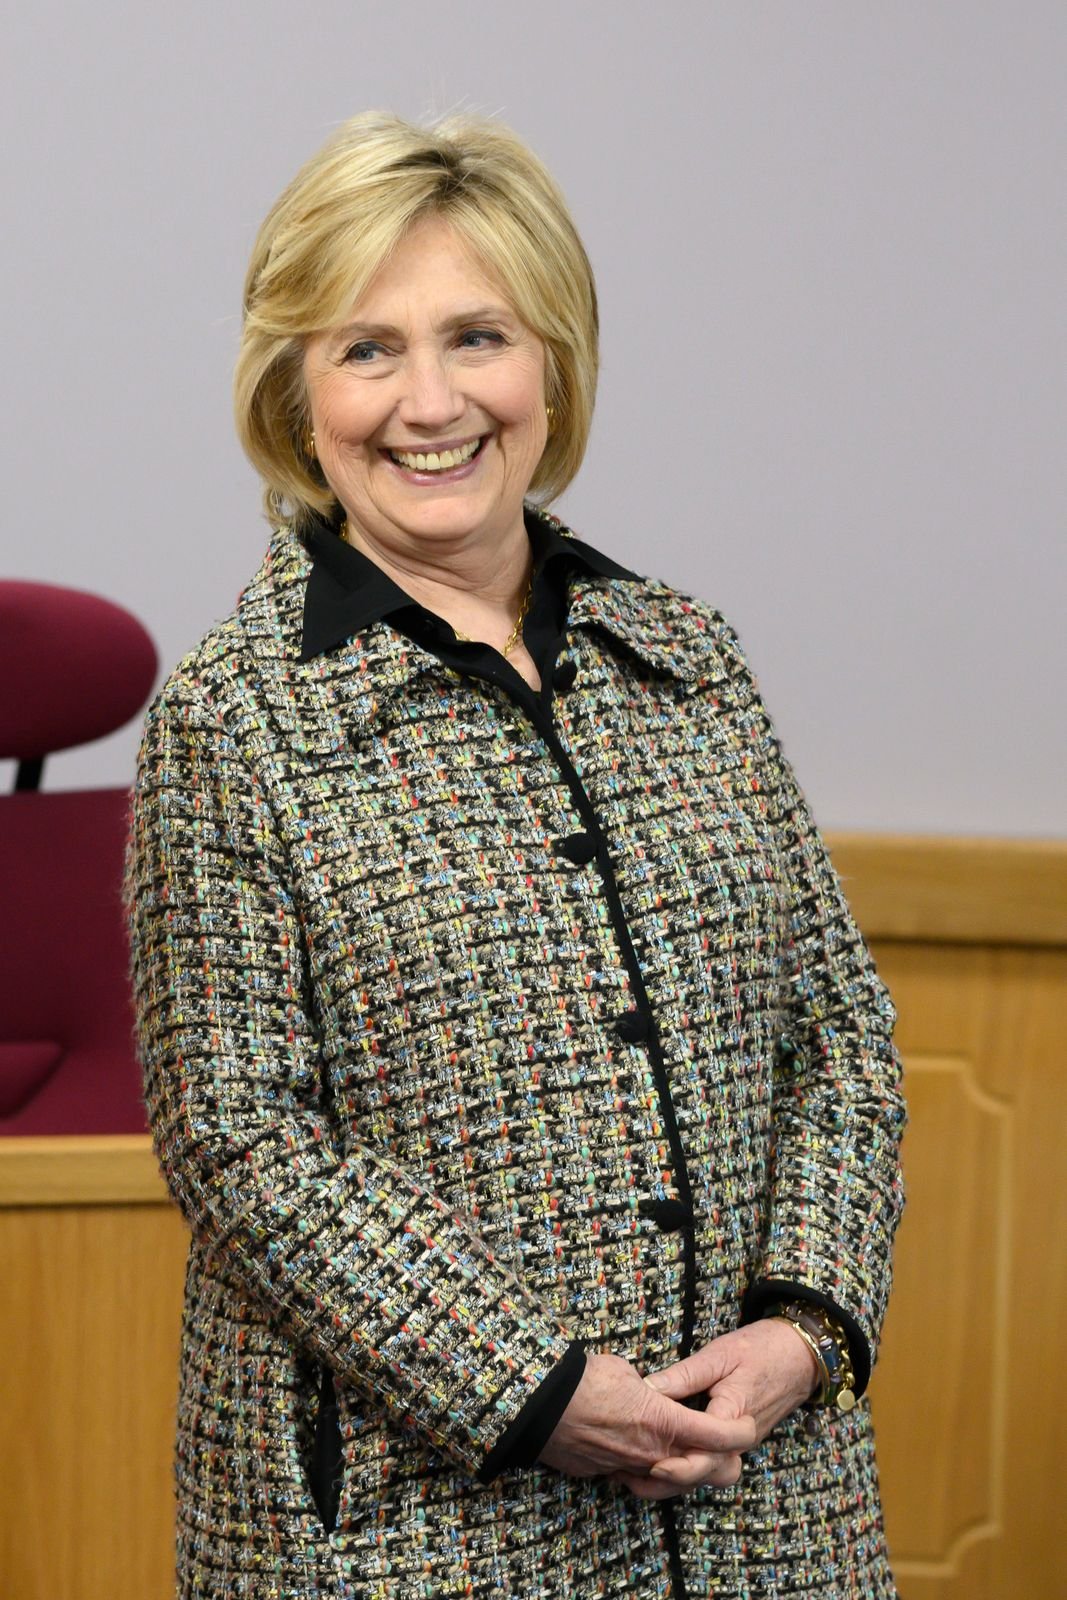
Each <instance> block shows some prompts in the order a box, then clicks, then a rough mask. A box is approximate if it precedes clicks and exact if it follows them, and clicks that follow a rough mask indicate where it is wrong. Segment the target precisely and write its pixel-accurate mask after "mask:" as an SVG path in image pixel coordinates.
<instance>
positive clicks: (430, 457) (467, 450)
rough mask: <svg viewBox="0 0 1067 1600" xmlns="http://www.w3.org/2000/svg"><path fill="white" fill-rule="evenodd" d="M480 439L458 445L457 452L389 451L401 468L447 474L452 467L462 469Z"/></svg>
mask: <svg viewBox="0 0 1067 1600" xmlns="http://www.w3.org/2000/svg"><path fill="white" fill-rule="evenodd" d="M480 443H481V440H480V439H472V440H471V442H470V444H464V445H460V447H459V449H458V450H430V451H428V452H427V454H426V455H423V454H422V453H421V451H420V452H418V453H415V454H413V453H412V452H411V451H410V450H390V452H389V454H390V455H391V456H392V458H393V460H394V461H395V462H397V463H398V464H399V465H400V466H402V467H407V468H408V469H409V471H412V472H448V471H449V469H450V468H452V467H462V466H463V465H464V464H465V463H466V462H468V461H469V460H470V459H471V457H472V456H473V455H474V453H475V451H476V450H477V448H478V446H479V444H480Z"/></svg>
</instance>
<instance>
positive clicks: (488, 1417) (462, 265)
mask: <svg viewBox="0 0 1067 1600" xmlns="http://www.w3.org/2000/svg"><path fill="white" fill-rule="evenodd" d="M595 381H596V302H595V294H594V289H593V280H592V275H591V272H590V269H589V265H588V262H587V260H586V257H585V254H584V251H583V249H582V246H581V243H580V241H579V240H578V238H577V235H576V234H575V232H574V228H573V225H572V223H571V221H570V219H569V217H568V215H567V212H566V209H565V206H564V204H563V201H562V198H561V196H560V194H559V192H558V190H557V189H556V187H555V185H554V184H553V183H552V181H551V179H550V178H549V177H548V176H547V174H546V173H545V171H544V169H543V168H542V167H541V166H540V164H539V163H538V162H537V161H536V160H535V158H534V157H533V156H532V155H531V154H530V153H529V152H528V151H527V150H525V149H524V147H523V146H522V145H521V144H520V143H519V142H518V141H517V140H516V139H515V138H514V137H513V136H512V135H511V134H509V133H508V132H507V131H506V130H505V129H503V128H501V127H500V126H499V125H496V124H492V123H483V122H479V121H477V120H474V119H456V120H453V121H450V122H447V123H445V124H442V125H441V126H439V127H438V128H436V129H434V130H431V131H425V130H420V129H417V128H414V127H411V126H408V125H406V124H404V123H402V122H400V121H398V120H396V119H393V118H389V117H384V116H378V115H373V116H362V117H357V118H355V119H354V120H353V121H352V122H350V123H349V124H347V125H346V126H345V127H343V128H342V129H341V130H340V132H339V133H338V134H337V135H336V137H335V138H334V139H332V140H331V141H330V143H329V144H328V145H327V146H326V148H325V149H324V150H323V151H321V152H320V153H319V154H318V155H317V156H316V157H314V159H313V160H312V161H311V162H310V163H309V164H308V165H307V166H306V167H305V168H304V169H303V171H302V172H301V173H299V174H298V176H297V177H296V179H295V180H294V181H293V183H292V184H291V185H290V186H289V188H288V189H287V190H286V191H285V193H284V194H283V195H282V196H281V198H280V199H279V201H278V202H277V204H276V205H275V207H274V209H273V210H272V212H271V213H270V215H269V217H268V218H267V220H266V222H265V224H264V227H263V229H262V231H261V233H260V237H259V239H258V242H257V244H256V247H255V250H254V253H253V257H252V262H251V266H250V270H249V274H248V279H247V284H246V292H245V321H244V334H243V340H242V346H241V352H240V357H239V361H238V369H237V379H236V396H237V418H238V425H239V428H240V432H241V436H242V440H243V442H244V445H245V448H246V450H247V451H248V454H249V455H250V457H251V459H252V461H253V462H254V463H255V465H256V466H257V468H258V469H259V471H260V473H261V474H262V477H263V480H264V482H265V485H266V500H267V507H268V512H269V515H270V518H271V521H272V523H273V524H274V526H275V532H274V536H273V539H272V542H271V545H270V549H269V551H268V554H267V557H266V559H265V561H264V563H263V565H262V567H261V568H260V570H259V572H258V573H257V575H256V576H255V577H254V578H253V580H252V582H251V584H250V585H249V587H248V588H247V589H246V590H245V592H244V594H243V595H242V596H241V599H240V602H239V604H238V606H237V609H236V610H235V612H234V614H233V615H232V616H231V617H229V618H227V619H226V621H224V622H223V623H221V624H220V625H219V626H218V627H216V628H215V629H213V630H212V632H211V633H210V634H209V635H208V636H207V638H206V639H205V640H204V641H203V642H202V643H201V645H200V646H199V647H198V648H197V649H196V650H195V651H194V652H193V653H192V655H190V656H189V657H188V658H187V659H186V660H185V661H184V662H183V663H182V664H181V665H180V666H179V668H178V669H177V671H176V672H175V673H174V674H173V676H172V677H171V679H170V681H169V682H168V684H167V685H166V687H165V688H164V690H163V692H162V694H161V695H160V696H159V698H158V700H157V701H156V703H155V705H154V706H153V708H152V710H151V712H150V714H149V719H148V725H147V730H146V734H145V740H144V745H143V749H142V755H141V764H140V772H139V779H138V785H137V796H136V805H135V815H134V829H133V836H132V844H131V857H130V874H129V894H130V905H131V917H132V927H133V941H134V965H135V974H136V988H137V999H138V1005H139V1017H140V1032H141V1040H142V1049H143V1057H144V1063H145V1071H146V1083H147V1093H148V1102H149V1107H150V1112H151V1119H152V1126H153V1129H154V1132H155V1140H156V1145H157V1149H158V1152H159V1156H160V1160H161V1162H162V1165H163V1168H164V1171H165V1173H166V1175H167V1180H168V1182H169V1184H170V1186H171V1189H172V1191H173V1193H174V1195H175V1196H176V1198H177V1199H178V1201H179V1203H180V1204H181V1206H182V1207H183V1209H184V1211H185V1213H186V1215H187V1216H188V1218H189V1221H190V1223H191V1226H192V1250H191V1256H190V1263H189V1273H188V1289H187V1301H186V1320H185V1330H184V1349H183V1363H182V1376H181V1396H180V1412H179V1436H178V1466H177V1472H178V1492H179V1592H180V1593H181V1594H182V1595H185V1596H197V1597H208V1596H210V1597H213V1600H214V1597H218V1600H222V1597H224V1596H225V1597H226V1600H237V1597H248V1600H253V1597H255V1600H262V1597H266V1596H284V1597H286V1600H289V1597H295V1596H301V1597H304V1596H306V1597H311V1596H325V1595H336V1596H347V1597H352V1600H357V1597H358V1600H370V1597H372V1596H373V1597H375V1600H386V1597H396V1600H401V1597H404V1600H407V1597H415V1596H433V1597H434V1600H440V1597H442V1596H450V1595H456V1596H458V1595H472V1596H483V1595H496V1594H510V1595H517V1596H532V1595H542V1596H552V1597H563V1596H578V1597H582V1596H587V1595H589V1596H592V1595H598V1596H600V1595H617V1596H635V1595H636V1596H653V1595H655V1596H666V1595H670V1596H673V1597H683V1596H685V1597H690V1600H695V1597H697V1596H708V1595H712V1594H714V1595H721V1596H725V1595H737V1596H740V1595H755V1594H767V1595H785V1594H793V1593H805V1594H809V1595H819V1596H837V1595H841V1596H844V1595H871V1596H875V1595H877V1596H884V1595H891V1594H893V1593H894V1589H893V1583H892V1578H891V1576H890V1572H889V1568H888V1565H887V1561H886V1553H885V1545H884V1538H883V1534H882V1526H881V1516H880V1510H879V1503H878V1489H877V1480H876V1475H875V1467H874V1456H873V1442H872V1437H871V1430H870V1420H869V1414H868V1409H867V1406H866V1403H865V1402H864V1401H863V1400H862V1399H860V1401H859V1403H858V1404H854V1399H855V1397H856V1396H859V1395H861V1394H862V1391H863V1389H864V1387H865V1385H866V1382H867V1378H868V1375H869V1372H870V1365H871V1360H872V1355H873V1351H874V1347H875V1344H876V1341H877V1337H878V1329H879V1326H880V1322H881V1318H882V1314H883V1310H884V1303H885V1297H886V1293H887V1289H888V1281H889V1255H890V1243H891V1237H892V1233H893V1229H894V1226H895V1223H896V1220H897V1216H898V1212H899V1208H900V1201H901V1191H900V1181H899V1171H898V1165H897V1146H898V1139H899V1133H900V1129H901V1124H902V1120H903V1113H902V1107H901V1101H900V1098H899V1094H898V1086H897V1085H898V1068H897V1061H896V1058H895V1056H894V1053H893V1048H892V1045H891V1040H890V1035H891V1027H892V1020H893V1014H892V1009H891V1006H890V1004H889V1001H888V999H887V996H886V994H885V992H884V990H883V989H882V987H881V985H880V984H879V982H878V979H877V977H876V975H875V972H874V969H873V967H872V964H871V961H870V958H869V956H868V954H867V952H866V950H865V948H864V946H863V943H862V941H861V940H860V938H859V935H858V933H857V932H856V929H855V926H854V924H853V922H852V920H851V917H850V916H849V913H848V910H847V907H846V906H845V904H844V902H843V900H842V897H841V893H840V889H839V887H838V885H837V882H836V880H835V878H834V875H833V872H832V869H831V867H830V865H829V863H828V861H827V857H826V854H825V851H824V848H823V846H822V844H821V842H820V840H819V837H818V835H817V833H816V832H815V831H814V828H813V826H812V824H811V821H810V819H809V816H808V813H807V811H806V809H805V806H804V802H803V800H802V798H801V796H800V794H799V792H798V790H797V788H796V787H795V784H794V780H793V777H792V774H791V772H790V769H789V767H788V765H787V764H786V762H785V760H784V758H783V757H782V754H781V752H780V750H779V747H778V745H777V743H776V741H775V738H774V734H773V732H772V730H771V727H770V724H769V723H768V721H767V717H766V714H765V712H764V710H763V707H762V705H761V702H760V699H759V696H758V692H757V690H756V687H755V684H754V682H753V679H752V677H751V675H750V673H749V671H748V668H747V666H746V664H745V661H744V658H743V656H742V655H741V652H740V649H739V647H738V644H737V641H736V638H735V637H734V635H733V634H732V633H731V632H730V630H729V629H728V627H727V626H726V625H725V624H724V623H723V621H722V619H721V618H720V617H719V616H718V615H717V613H715V612H714V611H712V610H710V609H709V608H708V607H706V606H704V605H702V604H700V603H699V602H697V601H694V600H692V599H689V598H687V597H685V596H682V595H679V594H677V593H676V592H674V591H672V590H671V589H669V588H667V587H665V586H664V585H662V584H660V583H658V582H655V581H653V580H650V579H646V578H641V577H639V576H637V575H636V574H635V573H633V572H630V571H628V570H627V569H625V568H624V567H622V566H620V565H619V564H618V563H617V562H615V561H613V560H612V559H611V558H610V557H609V556H607V555H605V554H602V553H600V552H598V551H597V550H596V549H594V548H593V547H591V546H590V545H587V544H585V543H583V542H581V541H579V540H577V539H575V538H574V537H573V536H572V535H571V534H570V533H569V531H568V530H567V529H565V528H563V527H562V526H561V525H560V524H559V523H558V522H557V521H555V520H554V519H553V518H552V517H551V516H549V515H548V514H547V513H546V512H545V511H544V510H543V509H539V507H540V506H541V505H542V504H543V502H544V501H545V500H547V499H548V498H549V497H551V496H552V495H554V494H557V493H558V492H559V491H560V490H561V489H562V488H563V487H564V486H565V485H566V484H567V483H568V482H569V481H570V480H571V478H572V477H573V475H574V473H575V472H576V470H577V468H578V465H579V463H580V460H581V457H582V453H583V450H584V447H585V442H586V437H587V433H588V429H589V423H590V417H591V412H592V406H593V396H594V388H595Z"/></svg>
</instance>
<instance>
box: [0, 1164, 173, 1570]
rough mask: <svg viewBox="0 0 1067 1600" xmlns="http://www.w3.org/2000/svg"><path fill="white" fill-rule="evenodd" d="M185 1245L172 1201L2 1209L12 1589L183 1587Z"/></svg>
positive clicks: (0, 1499)
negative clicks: (175, 1488)
mask: <svg viewBox="0 0 1067 1600" xmlns="http://www.w3.org/2000/svg"><path fill="white" fill-rule="evenodd" d="M42 1159H44V1158H43V1157H42ZM185 1249H186V1234H185V1228H184V1225H183V1223H182V1221H181V1219H180V1218H179V1216H178V1215H177V1213H176V1212H175V1211H174V1210H173V1209H171V1208H170V1207H168V1206H162V1205H142V1206H136V1205H135V1206H103V1205H91V1206H85V1207H80V1206H77V1205H60V1206H51V1207H18V1208H11V1209H4V1210H0V1260H2V1261H3V1263H4V1269H3V1271H4V1287H3V1294H2V1296H0V1350H2V1351H3V1378H4V1383H3V1405H2V1406H0V1594H3V1596H4V1597H5V1600H8V1597H9V1600H164V1597H165V1596H167V1595H170V1594H172V1593H173V1587H174V1585H173V1576H172V1573H173V1557H172V1549H173V1540H174V1533H173V1526H174V1520H173V1496H172V1492H171V1483H172V1472H171V1440H172V1438H173V1433H174V1403H175V1393H176V1388H177V1372H178V1368H177V1361H178V1334H179V1316H180V1302H181V1293H182V1275H183V1265H184V1260H185Z"/></svg>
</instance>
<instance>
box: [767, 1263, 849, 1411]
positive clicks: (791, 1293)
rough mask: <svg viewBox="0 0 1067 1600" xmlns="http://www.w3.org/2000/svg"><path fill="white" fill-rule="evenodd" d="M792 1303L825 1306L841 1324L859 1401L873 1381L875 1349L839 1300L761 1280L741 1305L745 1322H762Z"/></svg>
mask: <svg viewBox="0 0 1067 1600" xmlns="http://www.w3.org/2000/svg"><path fill="white" fill-rule="evenodd" d="M789 1300H806V1301H807V1303H808V1304H809V1305H812V1306H821V1308H822V1309H823V1311H828V1312H829V1314H830V1316H832V1317H833V1319H834V1321H835V1322H836V1323H838V1324H840V1328H841V1332H842V1333H843V1334H844V1336H845V1338H846V1339H847V1340H848V1353H849V1355H850V1356H851V1357H852V1374H853V1377H854V1378H855V1380H856V1398H857V1400H858V1399H859V1397H860V1395H861V1394H862V1393H863V1391H864V1390H865V1389H866V1387H867V1385H868V1383H870V1381H871V1347H870V1345H869V1343H868V1342H867V1335H866V1334H865V1333H864V1331H863V1329H862V1328H861V1327H860V1325H859V1323H858V1322H857V1321H856V1319H855V1317H853V1316H850V1315H849V1313H848V1312H847V1311H846V1310H845V1309H844V1308H843V1307H842V1306H839V1305H838V1304H837V1301H836V1300H831V1299H830V1296H829V1295H828V1294H821V1293H820V1292H819V1290H818V1289H812V1288H810V1287H809V1286H808V1284H806V1283H794V1282H793V1280H792V1279H791V1278H761V1279H760V1281H759V1282H758V1283H753V1284H751V1285H750V1286H749V1288H748V1289H746V1290H745V1297H744V1299H743V1300H742V1302H741V1321H742V1323H745V1322H758V1321H759V1319H760V1318H761V1317H762V1316H763V1314H764V1312H765V1311H766V1310H767V1309H768V1307H769V1306H774V1305H783V1304H785V1303H786V1302H787V1301H789Z"/></svg>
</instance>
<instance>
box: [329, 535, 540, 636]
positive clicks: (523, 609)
mask: <svg viewBox="0 0 1067 1600" xmlns="http://www.w3.org/2000/svg"><path fill="white" fill-rule="evenodd" d="M341 538H342V539H343V540H344V542H345V544H351V543H352V540H351V539H350V537H349V532H348V518H347V517H346V518H345V520H344V521H343V522H342V524H341ZM532 598H533V572H532V571H531V573H530V576H529V578H528V579H527V582H526V592H525V593H524V595H523V597H522V599H521V600H520V602H519V614H518V616H517V617H516V618H515V626H514V627H513V628H512V630H511V632H510V633H509V634H508V636H507V639H506V641H505V643H504V648H503V650H502V651H501V652H500V653H501V655H502V656H505V657H506V656H509V655H510V654H511V652H512V651H513V650H514V648H515V646H516V645H517V644H518V642H519V635H520V634H521V633H522V625H523V623H524V622H525V621H526V613H527V612H528V611H529V609H530V601H531V599H532ZM452 632H453V633H454V634H455V636H456V638H457V639H462V640H463V642H464V644H474V643H475V641H474V639H472V638H471V636H470V634H469V633H461V632H460V630H459V629H458V628H457V627H456V625H455V623H454V622H453V623H452Z"/></svg>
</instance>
